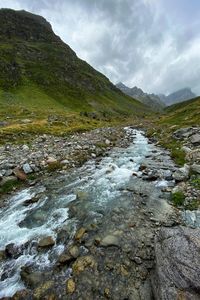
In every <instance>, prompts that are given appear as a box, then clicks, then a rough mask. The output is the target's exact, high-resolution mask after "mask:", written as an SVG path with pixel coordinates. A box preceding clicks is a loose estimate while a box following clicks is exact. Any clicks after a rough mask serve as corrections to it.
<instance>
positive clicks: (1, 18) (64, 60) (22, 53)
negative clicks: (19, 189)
mask: <svg viewBox="0 0 200 300" xmlns="http://www.w3.org/2000/svg"><path fill="white" fill-rule="evenodd" d="M8 20H9V21H8ZM0 68H1V73H0V121H4V122H6V125H5V126H2V127H0V143H4V142H6V141H10V140H12V141H13V142H16V143H19V142H23V141H25V140H26V141H28V140H30V139H32V138H34V136H35V135H37V134H43V133H47V134H54V135H65V134H70V133H72V132H76V131H79V132H80V131H86V130H90V129H93V128H97V127H102V126H109V125H113V124H118V123H119V122H127V119H129V118H131V119H134V122H137V121H138V118H143V117H145V116H146V115H148V114H149V109H148V108H147V107H146V106H144V105H143V104H141V103H140V102H138V101H136V100H134V99H133V98H131V97H129V96H126V95H124V94H123V93H122V92H121V91H119V90H118V89H117V88H116V87H115V86H114V85H113V84H112V83H111V82H110V81H109V80H108V78H106V77H105V76H104V75H103V74H101V73H100V72H98V71H96V70H95V69H93V68H92V67H91V66H90V65H88V64H87V63H86V62H85V61H82V60H81V59H79V58H78V57H77V56H76V54H75V52H74V51H73V50H72V49H71V48H70V47H69V46H68V45H66V44H65V43H64V42H62V40H61V39H60V38H59V37H57V36H56V35H55V34H54V33H53V31H52V29H51V26H50V24H49V23H48V22H47V21H46V20H45V19H43V18H42V17H40V16H36V15H33V14H30V13H28V12H24V11H18V12H16V11H13V10H10V9H1V10H0ZM92 113H95V114H96V117H95V118H93V117H90V114H92ZM55 115H56V116H58V118H57V120H55V121H50V122H49V118H51V117H52V116H55ZM27 119H28V120H30V122H25V121H26V120H27Z"/></svg>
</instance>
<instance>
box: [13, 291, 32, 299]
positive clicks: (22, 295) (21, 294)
mask: <svg viewBox="0 0 200 300" xmlns="http://www.w3.org/2000/svg"><path fill="white" fill-rule="evenodd" d="M29 297H30V292H29V291H28V290H25V289H23V290H21V291H18V292H16V293H15V294H14V296H13V297H12V300H26V299H29Z"/></svg>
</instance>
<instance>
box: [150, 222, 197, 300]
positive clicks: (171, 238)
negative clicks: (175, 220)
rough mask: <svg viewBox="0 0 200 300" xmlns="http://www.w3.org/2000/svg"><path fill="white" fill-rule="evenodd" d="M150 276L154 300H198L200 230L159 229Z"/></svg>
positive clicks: (182, 228)
mask: <svg viewBox="0 0 200 300" xmlns="http://www.w3.org/2000/svg"><path fill="white" fill-rule="evenodd" d="M155 257H156V259H155V260H156V267H155V270H154V271H153V273H152V287H153V294H154V298H155V300H165V299H170V300H176V299H188V300H189V299H191V300H195V299H199V294H198V292H197V291H200V280H199V278H200V268H199V265H200V229H199V228H198V229H191V228H186V227H175V228H161V230H160V231H159V233H158V235H157V236H156V238H155Z"/></svg>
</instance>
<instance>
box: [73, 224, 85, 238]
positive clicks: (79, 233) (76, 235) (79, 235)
mask: <svg viewBox="0 0 200 300" xmlns="http://www.w3.org/2000/svg"><path fill="white" fill-rule="evenodd" d="M85 232H86V229H85V228H84V227H81V228H80V229H79V230H78V231H77V232H76V234H75V240H77V241H79V240H81V239H82V237H83V235H84V234H85Z"/></svg>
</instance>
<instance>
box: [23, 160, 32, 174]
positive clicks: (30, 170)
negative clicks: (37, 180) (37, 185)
mask: <svg viewBox="0 0 200 300" xmlns="http://www.w3.org/2000/svg"><path fill="white" fill-rule="evenodd" d="M22 169H23V171H24V173H25V174H29V173H32V172H33V170H32V169H31V167H30V165H29V164H28V163H26V164H24V165H23V166H22Z"/></svg>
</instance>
